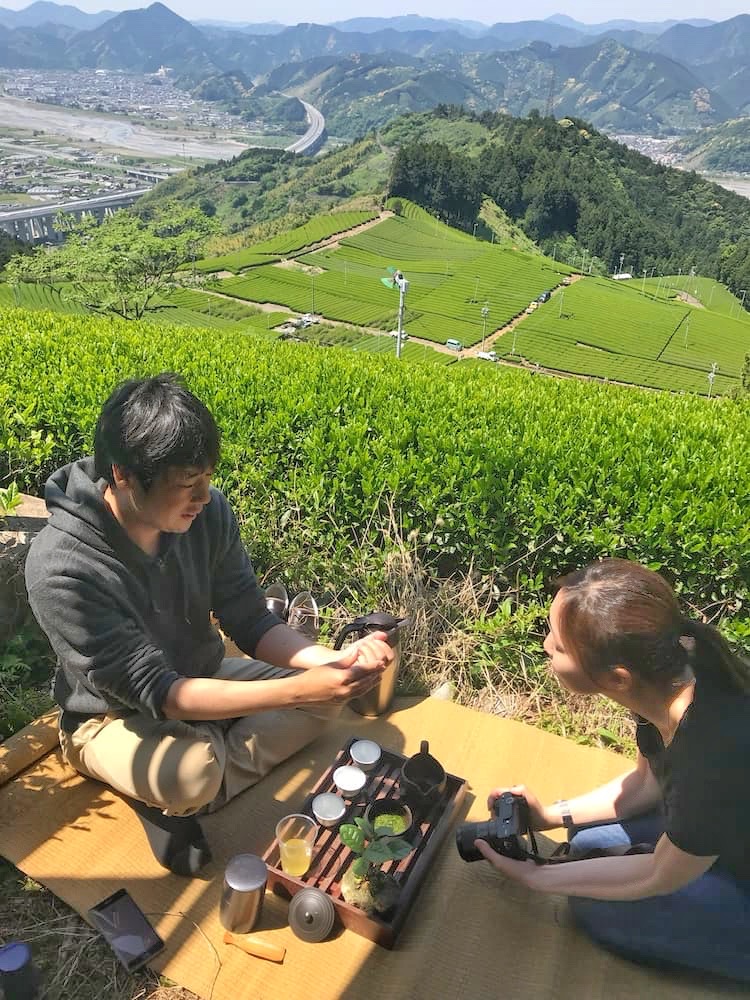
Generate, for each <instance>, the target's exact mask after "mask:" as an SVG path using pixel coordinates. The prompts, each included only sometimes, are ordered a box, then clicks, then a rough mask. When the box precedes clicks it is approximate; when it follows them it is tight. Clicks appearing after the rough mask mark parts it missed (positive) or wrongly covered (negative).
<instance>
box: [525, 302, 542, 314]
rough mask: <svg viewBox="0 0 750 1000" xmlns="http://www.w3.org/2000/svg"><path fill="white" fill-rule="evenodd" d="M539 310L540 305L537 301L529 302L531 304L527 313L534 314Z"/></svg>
mask: <svg viewBox="0 0 750 1000" xmlns="http://www.w3.org/2000/svg"><path fill="white" fill-rule="evenodd" d="M538 308H539V303H538V302H537V301H536V299H534V301H533V302H529V304H528V306H527V308H526V312H527V313H533V312H534V310H535V309H538Z"/></svg>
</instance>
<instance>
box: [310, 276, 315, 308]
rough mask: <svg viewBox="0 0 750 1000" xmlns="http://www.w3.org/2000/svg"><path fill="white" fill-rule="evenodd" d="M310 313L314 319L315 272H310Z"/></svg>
mask: <svg viewBox="0 0 750 1000" xmlns="http://www.w3.org/2000/svg"><path fill="white" fill-rule="evenodd" d="M310 312H311V313H312V316H313V318H314V317H315V272H314V271H310Z"/></svg>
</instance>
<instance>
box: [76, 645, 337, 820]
mask: <svg viewBox="0 0 750 1000" xmlns="http://www.w3.org/2000/svg"><path fill="white" fill-rule="evenodd" d="M296 672H297V671H295V670H285V669H283V668H279V667H271V666H269V665H268V664H267V663H261V662H260V661H259V660H246V659H241V658H239V657H230V658H228V659H225V660H223V661H222V664H221V667H220V668H219V671H218V672H217V673H216V674H215V676H216V677H217V678H220V679H222V680H233V681H249V682H252V681H257V680H272V679H274V678H279V677H289V676H291V675H292V674H294V673H296ZM340 711H341V709H340V707H339V706H333V705H315V706H312V705H311V706H309V707H306V708H285V709H275V710H273V711H267V712H258V713H256V714H254V715H247V716H243V717H242V718H240V719H227V720H223V721H220V722H183V721H180V720H174V719H171V720H159V719H152V718H149V717H147V716H145V715H132V716H128V717H127V718H124V719H118V718H114V717H110V716H107V715H98V716H95V717H94V718H91V719H88V720H87V721H86V722H84V723H83V724H82V725H81V726H79V727H78V729H76V731H75V732H74V733H64V732H63V731H62V730H60V744H61V746H62V751H63V756H64V757H65V759H66V760H67V761H68V763H69V764H71V765H72V766H73V767H74V768H75V769H76V770H77V771H80V772H81V774H85V775H87V776H88V777H90V778H96V779H97V780H98V781H103V782H104V783H105V784H107V785H110V786H111V787H112V788H114V789H115V790H116V791H118V792H121V793H122V794H123V795H126V796H128V797H130V798H135V799H140V800H141V801H142V802H145V803H146V804H147V805H150V806H156V807H157V808H159V809H161V810H163V812H165V813H167V814H168V815H172V816H188V815H191V814H194V813H199V812H200V813H210V812H215V811H216V810H217V809H220V808H221V807H222V806H224V805H226V803H227V802H229V801H230V799H233V798H234V797H235V795H239V793H240V792H243V791H244V790H245V789H246V788H250V786H251V785H254V784H256V782H258V781H260V779H261V778H263V777H264V776H265V775H266V774H268V773H269V771H271V770H272V769H273V768H274V767H276V765H277V764H279V763H281V761H283V760H286V759H287V757H291V755H292V754H293V753H296V752H297V751H298V750H301V749H302V747H304V746H307V744H308V743H310V742H311V741H312V740H314V739H315V737H316V736H318V735H319V734H320V733H321V732H322V731H323V729H324V728H325V726H326V724H327V723H329V722H331V721H333V720H334V719H335V718H337V717H338V714H339V712H340Z"/></svg>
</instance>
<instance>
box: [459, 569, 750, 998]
mask: <svg viewBox="0 0 750 1000" xmlns="http://www.w3.org/2000/svg"><path fill="white" fill-rule="evenodd" d="M549 624H550V629H549V635H548V636H547V639H546V641H545V643H544V649H545V652H546V653H547V656H548V657H549V662H550V668H551V669H552V671H553V672H554V674H555V675H556V676H557V678H558V680H559V682H560V683H561V684H562V685H563V687H565V688H567V689H568V690H569V691H572V692H574V693H576V694H591V695H595V694H600V695H606V696H607V697H609V698H611V699H612V700H613V701H615V702H617V703H618V704H620V705H624V706H625V707H626V708H628V709H630V710H631V711H632V712H633V713H634V715H635V718H636V722H637V731H636V738H637V744H638V759H637V763H636V766H635V767H634V768H633V769H632V770H631V771H629V772H628V773H627V774H624V775H623V776H622V777H621V778H617V779H616V780H615V781H612V782H610V783H609V784H607V785H604V786H602V787H601V788H596V789H594V790H593V791H591V792H589V793H587V794H585V795H581V796H579V797H577V798H575V799H571V800H570V801H569V802H557V803H555V804H553V805H547V806H545V805H542V804H541V803H540V802H539V800H538V798H537V797H536V796H535V795H534V794H533V793H532V792H531V791H530V790H529V789H526V788H523V786H516V787H514V788H512V789H511V791H513V792H516V793H518V794H523V795H524V796H525V798H526V800H527V802H528V806H529V813H530V825H531V826H532V828H533V829H535V830H549V829H552V828H554V827H559V826H566V827H567V828H568V830H569V837H570V848H571V853H570V857H571V858H575V857H576V856H581V855H584V856H586V855H588V854H589V852H591V851H593V850H595V849H597V848H604V849H607V850H608V854H607V855H606V856H600V857H594V858H589V859H586V860H578V861H576V860H572V861H571V862H570V863H565V864H551V865H544V866H538V865H536V864H535V863H534V862H533V861H516V860H512V859H510V858H507V857H503V856H501V855H499V854H497V853H496V852H495V851H493V850H492V849H491V848H490V847H489V845H488V844H487V843H486V842H484V841H481V840H478V841H476V846H477V848H478V849H479V850H480V851H481V853H482V854H483V855H484V857H485V858H486V859H487V860H488V861H490V862H491V863H492V864H493V865H494V866H495V867H496V868H497V869H498V870H499V871H501V872H503V873H504V874H505V875H507V876H508V877H510V878H512V879H514V880H516V881H518V882H520V883H522V884H523V885H525V886H527V887H528V888H529V889H533V890H535V891H539V892H551V893H559V894H561V895H566V896H569V897H571V898H570V905H571V909H572V912H573V915H574V916H575V918H576V920H577V921H578V922H579V924H580V925H581V926H582V927H583V928H584V929H585V930H586V931H587V932H588V933H589V934H590V935H591V936H592V937H593V938H594V939H595V940H597V941H599V942H600V943H601V944H603V945H604V946H606V947H608V948H610V949H611V950H613V951H616V952H618V953H619V954H621V955H624V956H626V957H628V958H632V959H634V960H636V961H642V962H648V963H651V964H659V965H671V966H684V967H689V968H692V969H700V970H705V971H710V972H714V973H718V974H720V975H724V976H729V977H731V978H735V979H740V980H744V981H747V982H750V665H749V664H748V663H746V662H745V661H743V660H742V659H740V658H739V657H737V656H735V655H734V654H733V653H732V652H731V650H730V648H729V646H728V645H727V643H726V642H725V641H724V639H723V638H722V637H721V636H720V635H719V633H718V632H717V631H716V630H715V629H713V628H712V627H710V626H708V625H704V624H701V623H700V622H696V621H692V620H690V619H686V618H684V617H683V615H682V614H681V612H680V608H679V606H678V603H677V599H676V597H675V595H674V592H673V591H672V589H671V587H670V586H669V585H668V584H667V583H666V582H665V581H664V580H663V579H662V577H660V576H659V575H658V574H657V573H654V572H652V571H651V570H649V569H646V568H645V567H644V566H640V565H638V564H637V563H632V562H628V561H626V560H621V559H605V560H603V561H602V562H599V563H594V564H592V565H590V566H587V567H586V568H585V569H583V570H580V571H578V572H575V573H571V574H570V575H569V576H566V577H564V578H563V579H562V580H561V581H560V583H559V585H558V591H557V594H556V596H555V599H554V601H553V602H552V607H551V610H550V621H549ZM504 790H506V789H499V788H498V789H495V790H494V791H493V792H492V793H491V794H490V797H489V804H490V807H491V806H492V803H493V802H494V800H495V799H496V798H497V796H498V795H499V794H500V793H501V792H502V791H504ZM644 843H645V844H649V845H652V849H651V851H650V853H633V854H625V851H626V850H627V849H628V847H630V845H635V844H644ZM618 847H619V852H618ZM618 853H619V856H612V855H616V854H618Z"/></svg>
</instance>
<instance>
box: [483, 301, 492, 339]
mask: <svg viewBox="0 0 750 1000" xmlns="http://www.w3.org/2000/svg"><path fill="white" fill-rule="evenodd" d="M489 314H490V307H489V306H488V305H487V303H486V302H485V304H484V305H483V306H482V351H484V338H485V335H486V333H487V317H488V316H489Z"/></svg>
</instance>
